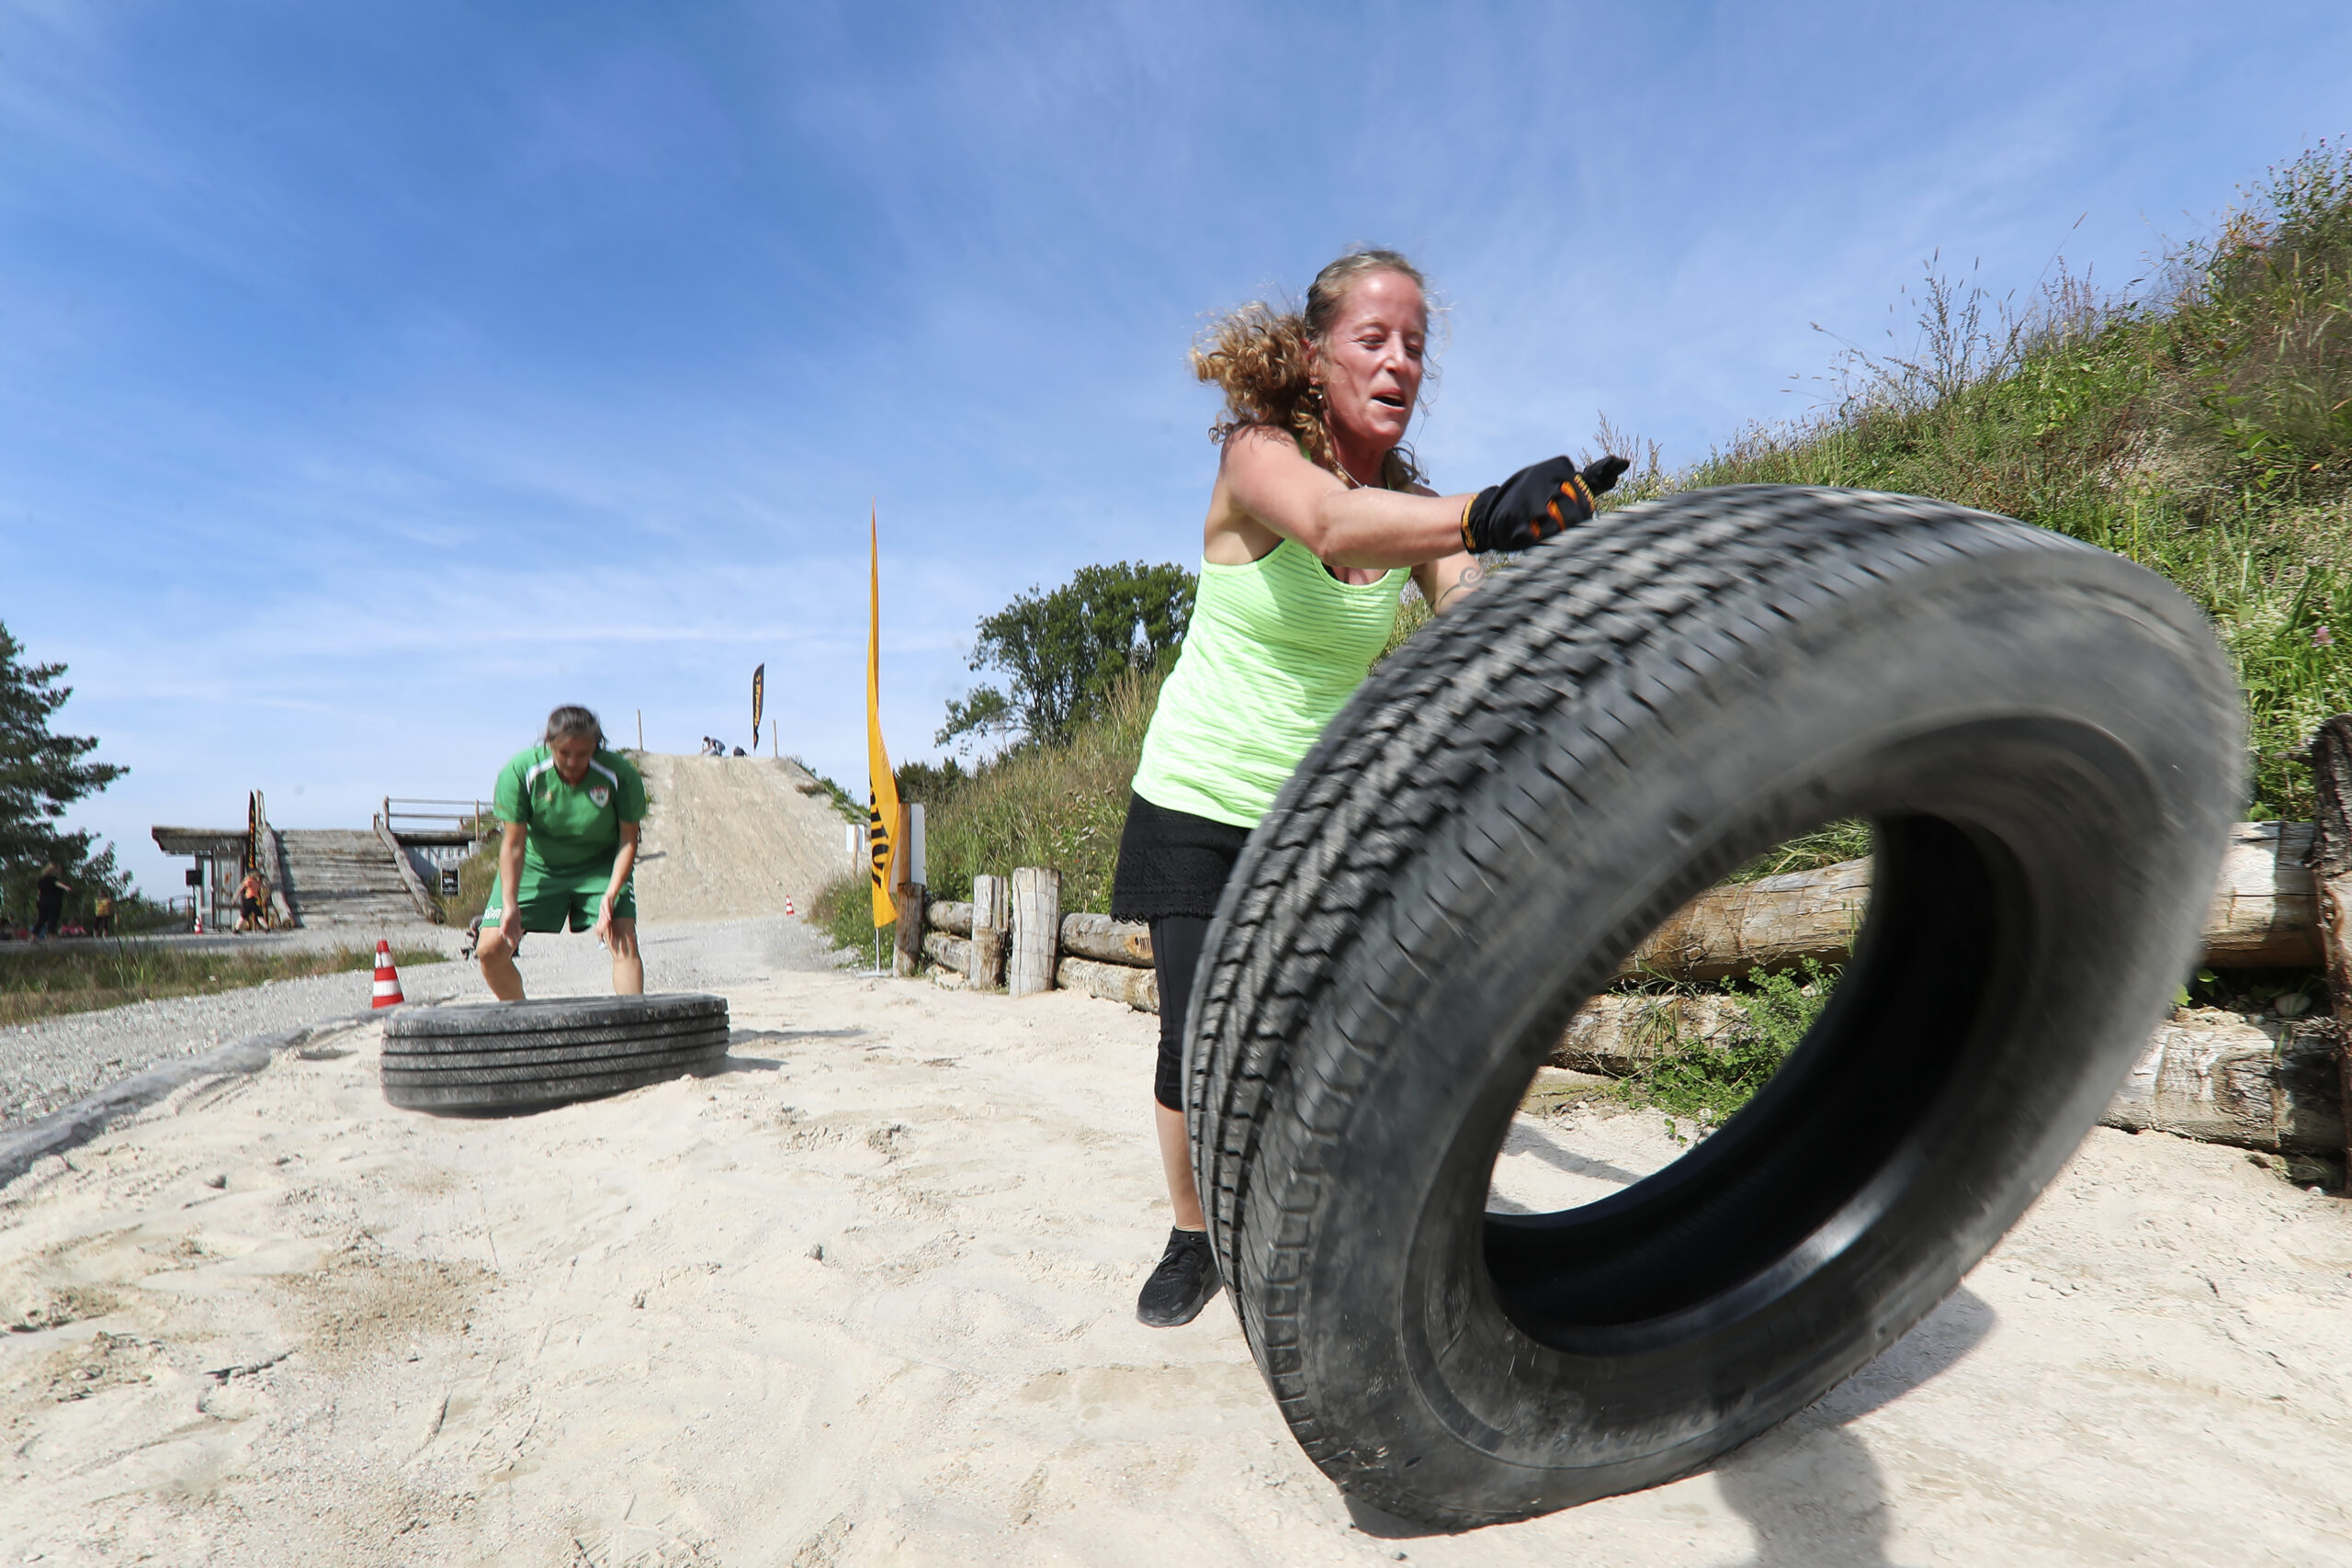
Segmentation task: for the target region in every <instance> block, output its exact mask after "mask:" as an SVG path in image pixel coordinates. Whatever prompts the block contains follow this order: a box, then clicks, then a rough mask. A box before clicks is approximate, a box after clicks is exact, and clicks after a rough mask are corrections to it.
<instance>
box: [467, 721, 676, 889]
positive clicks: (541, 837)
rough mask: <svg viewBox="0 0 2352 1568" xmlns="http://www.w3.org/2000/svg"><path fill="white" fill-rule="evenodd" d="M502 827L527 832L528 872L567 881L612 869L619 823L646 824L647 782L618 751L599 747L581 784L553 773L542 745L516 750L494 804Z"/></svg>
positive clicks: (501, 778) (618, 841)
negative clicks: (509, 825)
mask: <svg viewBox="0 0 2352 1568" xmlns="http://www.w3.org/2000/svg"><path fill="white" fill-rule="evenodd" d="M493 798H494V800H495V802H496V805H497V809H498V819H499V820H500V821H502V822H520V823H521V824H522V825H523V829H524V836H523V865H524V869H525V870H526V871H539V872H547V873H549V874H553V875H557V876H569V875H571V874H575V873H579V872H589V871H603V872H605V873H607V874H609V873H610V872H611V871H612V869H613V856H614V855H616V854H617V853H618V852H620V847H621V824H622V823H624V822H642V821H644V820H645V775H644V774H642V773H639V772H638V771H637V768H636V765H635V764H634V763H632V762H630V761H629V760H628V758H626V757H624V756H621V755H620V754H619V753H617V752H614V751H607V750H603V749H602V748H601V747H600V748H598V750H597V751H596V754H595V756H594V757H593V758H591V759H590V760H589V762H588V772H587V773H586V775H585V776H583V777H582V779H581V781H580V782H579V783H578V784H566V783H564V782H563V776H562V775H561V774H560V773H557V772H556V771H555V753H554V752H552V751H550V750H548V748H547V747H545V746H534V747H532V748H531V749H530V750H527V751H518V752H516V753H515V758H514V761H510V762H508V763H507V764H506V766H504V767H503V768H501V769H500V770H499V771H498V790H497V793H496V795H495V796H494V797H493Z"/></svg>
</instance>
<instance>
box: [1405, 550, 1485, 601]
mask: <svg viewBox="0 0 2352 1568" xmlns="http://www.w3.org/2000/svg"><path fill="white" fill-rule="evenodd" d="M1413 581H1415V582H1416V583H1418V584H1419V585H1420V590H1421V597H1422V598H1424V599H1426V600H1428V601H1429V603H1430V614H1431V615H1444V614H1445V613H1446V612H1447V611H1448V610H1450V609H1452V608H1453V607H1454V606H1455V605H1457V604H1461V603H1462V596H1463V595H1464V593H1467V592H1470V591H1471V590H1472V589H1474V588H1476V587H1477V586H1478V584H1480V583H1481V582H1484V581H1487V569H1486V567H1485V566H1483V565H1482V564H1480V562H1479V560H1478V558H1477V557H1476V556H1473V555H1461V554H1456V555H1450V556H1448V557H1446V558H1444V559H1443V560H1433V561H1430V563H1429V564H1428V565H1426V566H1417V567H1415V568H1414V569H1413Z"/></svg>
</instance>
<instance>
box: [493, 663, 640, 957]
mask: <svg viewBox="0 0 2352 1568" xmlns="http://www.w3.org/2000/svg"><path fill="white" fill-rule="evenodd" d="M494 798H495V800H496V804H497V811H498V820H499V821H500V823H502V824H503V834H502V836H501V838H500V840H499V845H498V884H497V886H495V887H493V888H492V891H491V903H490V908H487V909H484V910H483V911H482V916H481V943H480V944H479V946H478V947H477V948H476V949H475V953H474V956H475V958H476V959H477V960H478V961H479V962H480V963H481V977H482V978H483V979H484V980H485V981H487V982H488V983H489V985H490V988H491V992H492V995H494V996H496V997H497V998H498V999H499V1000H501V1001H507V1002H519V1001H521V1000H522V999H523V976H522V975H521V974H520V973H518V972H517V971H516V970H515V947H516V945H517V944H518V943H520V942H522V940H523V933H524V932H525V931H563V930H566V929H567V928H568V929H570V930H571V931H589V930H592V929H593V930H594V931H595V933H596V940H597V941H598V942H603V943H604V944H605V946H606V947H607V948H610V949H611V950H612V954H613V994H614V995H615V996H622V997H634V996H641V995H643V994H644V991H645V961H644V960H643V959H642V958H641V957H639V953H638V950H637V893H636V890H635V889H634V888H632V887H631V886H629V874H630V873H631V872H633V871H635V870H636V868H637V839H638V829H639V824H641V823H643V822H644V820H645V779H644V777H643V775H642V774H640V773H639V772H638V771H637V768H636V765H635V764H634V763H632V762H630V761H629V760H628V758H626V757H624V756H622V755H620V754H619V753H618V752H616V751H610V750H605V731H604V727H603V726H602V725H600V724H598V723H597V722H596V716H595V715H594V714H593V713H590V712H589V711H588V710H587V709H586V708H583V707H560V708H558V709H556V710H555V711H554V712H553V713H551V714H549V715H548V728H547V734H546V737H545V739H543V740H542V741H541V742H540V743H539V744H538V745H537V746H534V747H532V748H530V749H529V750H526V751H519V752H517V753H515V758H514V760H513V761H509V762H508V763H507V764H506V766H505V767H503V769H501V770H499V774H498V787H497V789H496V791H495V792H494Z"/></svg>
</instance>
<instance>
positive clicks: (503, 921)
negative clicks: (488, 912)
mask: <svg viewBox="0 0 2352 1568" xmlns="http://www.w3.org/2000/svg"><path fill="white" fill-rule="evenodd" d="M523 831H524V829H523V824H521V823H520V822H509V823H507V824H506V825H505V829H504V832H503V835H502V836H501V837H500V839H499V840H498V885H499V886H500V888H501V889H502V890H503V895H504V896H503V898H502V899H501V901H500V907H499V911H498V929H499V930H500V931H504V932H505V933H506V939H507V940H508V941H509V942H515V941H519V940H520V939H521V937H522V935H523Z"/></svg>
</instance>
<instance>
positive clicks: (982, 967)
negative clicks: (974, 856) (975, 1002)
mask: <svg viewBox="0 0 2352 1568" xmlns="http://www.w3.org/2000/svg"><path fill="white" fill-rule="evenodd" d="M1011 925H1012V897H1011V894H1010V892H1009V891H1008V890H1007V888H1006V887H1005V884H1004V878H1003V877H1001V876H990V875H988V874H981V875H978V876H975V877H974V878H972V967H971V972H970V973H969V974H967V976H965V978H966V979H967V981H968V982H970V984H971V987H972V988H973V989H974V990H988V991H994V990H1001V989H1002V988H1003V986H1004V949H1005V939H1006V932H1007V931H1008V929H1009V928H1010V927H1011Z"/></svg>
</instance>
